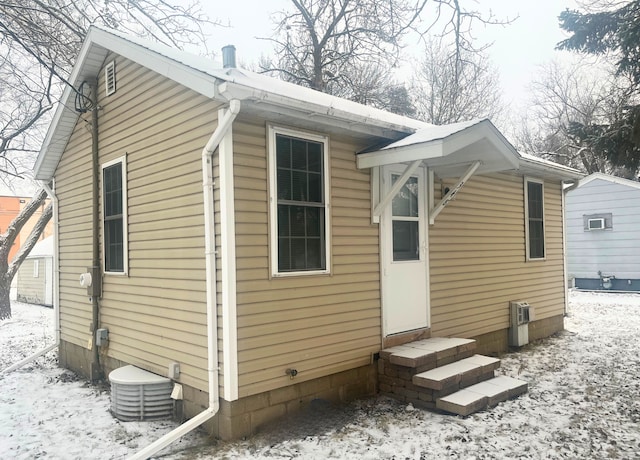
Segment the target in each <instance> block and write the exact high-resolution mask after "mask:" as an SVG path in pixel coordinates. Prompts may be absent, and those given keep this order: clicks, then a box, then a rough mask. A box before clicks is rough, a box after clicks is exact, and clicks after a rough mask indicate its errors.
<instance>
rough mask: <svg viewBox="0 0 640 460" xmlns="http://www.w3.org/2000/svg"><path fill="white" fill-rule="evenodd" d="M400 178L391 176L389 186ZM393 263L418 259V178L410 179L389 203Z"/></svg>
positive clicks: (394, 175) (395, 175)
mask: <svg viewBox="0 0 640 460" xmlns="http://www.w3.org/2000/svg"><path fill="white" fill-rule="evenodd" d="M399 178H400V175H399V174H392V175H391V185H392V186H393V184H395V183H396V182H397V180H398V179H399ZM391 214H392V227H393V228H392V231H393V261H394V262H397V261H403V260H419V259H420V244H419V238H420V230H419V215H418V214H419V213H418V178H417V177H410V178H409V179H407V182H406V183H405V184H404V186H403V187H402V188H401V189H400V191H399V192H398V194H397V195H396V196H394V197H393V201H392V202H391Z"/></svg>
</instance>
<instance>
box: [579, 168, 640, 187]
mask: <svg viewBox="0 0 640 460" xmlns="http://www.w3.org/2000/svg"><path fill="white" fill-rule="evenodd" d="M596 179H601V180H605V181H607V182H612V183H614V184H618V185H624V186H627V187H633V188H637V189H640V182H637V181H634V180H630V179H625V178H623V177H618V176H612V175H611V174H605V173H601V172H595V173H591V174H589V175H588V176H587V177H584V178H583V179H581V180H580V181H579V182H578V187H577V188H580V187H582V186H583V185H586V184H588V183H589V182H592V181H594V180H596Z"/></svg>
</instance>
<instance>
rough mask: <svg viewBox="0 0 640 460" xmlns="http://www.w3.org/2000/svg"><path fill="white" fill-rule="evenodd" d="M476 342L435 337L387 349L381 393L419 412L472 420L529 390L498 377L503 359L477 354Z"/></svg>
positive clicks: (382, 363)
mask: <svg viewBox="0 0 640 460" xmlns="http://www.w3.org/2000/svg"><path fill="white" fill-rule="evenodd" d="M475 348H476V343H475V340H470V339H459V338H431V339H424V340H419V341H416V342H411V343H407V344H404V345H399V346H395V347H392V348H388V349H386V350H382V351H381V352H380V361H379V362H378V374H379V381H380V391H381V392H382V393H384V394H388V395H389V396H391V397H393V398H395V399H399V400H401V401H403V402H411V403H413V404H414V405H417V406H419V407H424V408H427V409H432V410H442V411H446V412H451V413H454V414H458V415H463V416H466V415H469V414H472V413H474V412H477V411H479V410H484V409H486V408H488V407H492V406H494V405H496V404H498V403H499V402H502V401H505V400H506V399H509V398H513V397H516V396H518V395H520V394H522V393H525V392H526V391H527V383H526V382H523V381H521V380H517V379H512V378H510V377H506V376H500V377H495V373H494V371H495V369H497V368H498V367H499V366H500V360H499V359H497V358H491V357H488V356H482V355H477V354H473V352H474V350H475Z"/></svg>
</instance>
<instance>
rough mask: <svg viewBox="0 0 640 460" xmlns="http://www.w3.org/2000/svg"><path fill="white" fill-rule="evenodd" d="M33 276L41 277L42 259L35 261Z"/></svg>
mask: <svg viewBox="0 0 640 460" xmlns="http://www.w3.org/2000/svg"><path fill="white" fill-rule="evenodd" d="M33 277H34V278H40V261H39V260H38V259H34V261H33Z"/></svg>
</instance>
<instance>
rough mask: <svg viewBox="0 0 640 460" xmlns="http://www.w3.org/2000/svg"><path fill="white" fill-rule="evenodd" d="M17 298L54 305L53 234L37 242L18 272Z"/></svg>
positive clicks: (27, 301) (49, 305) (28, 301)
mask: <svg viewBox="0 0 640 460" xmlns="http://www.w3.org/2000/svg"><path fill="white" fill-rule="evenodd" d="M17 279H18V283H17V300H18V301H19V302H26V303H33V304H37V305H45V306H47V307H51V306H53V236H49V237H47V238H45V239H44V240H42V241H40V242H39V243H36V245H35V246H34V247H33V249H31V252H30V253H29V255H28V256H27V258H26V259H25V260H24V261H23V262H22V265H20V268H19V269H18V273H17Z"/></svg>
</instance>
